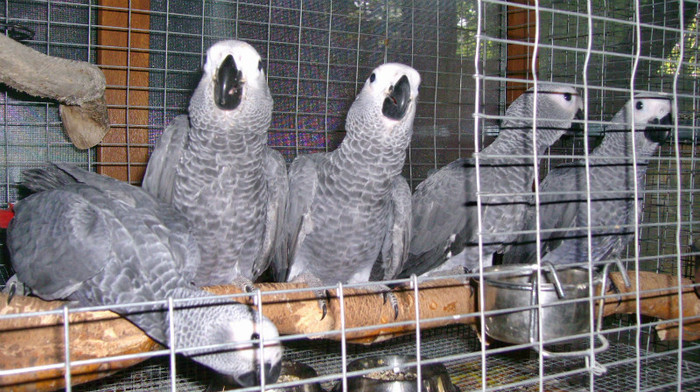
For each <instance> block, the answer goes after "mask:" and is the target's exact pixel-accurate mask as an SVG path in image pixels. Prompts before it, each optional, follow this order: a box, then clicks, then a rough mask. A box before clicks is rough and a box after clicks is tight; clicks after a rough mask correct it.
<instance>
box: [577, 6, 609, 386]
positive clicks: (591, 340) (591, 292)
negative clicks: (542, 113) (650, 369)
mask: <svg viewBox="0 0 700 392" xmlns="http://www.w3.org/2000/svg"><path fill="white" fill-rule="evenodd" d="M591 7H592V6H591V0H589V1H587V2H586V17H587V23H586V24H587V26H588V42H587V45H586V56H585V58H584V63H583V71H582V73H583V75H582V77H583V118H585V119H586V120H588V116H589V112H588V104H589V100H588V98H589V96H588V65H589V64H590V61H591V50H592V48H593V18H592V10H591ZM577 58H578V56H577ZM588 151H589V146H588V121H584V123H583V156H584V161H583V162H584V168H585V172H586V217H587V222H586V247H587V252H588V309H589V314H590V319H589V320H588V321H589V323H588V327H589V328H590V333H589V336H588V344H589V347H590V352H589V354H588V355H589V358H590V361H589V365H590V366H591V367H594V366H596V360H595V350H594V349H595V340H596V339H595V333H596V332H599V333H600V332H601V331H598V330H597V328H596V324H595V321H594V319H595V301H594V300H593V297H594V296H595V291H596V287H595V285H594V284H593V259H592V256H593V251H592V247H593V232H592V231H591V167H590V158H589V156H588ZM607 270H608V269H607V268H606V269H605V271H606V272H607ZM601 294H605V287H603V286H601ZM603 302H604V301H603ZM589 370H590V369H589ZM588 384H589V386H590V390H591V392H593V386H594V385H595V373H594V372H592V371H589V372H588Z"/></svg>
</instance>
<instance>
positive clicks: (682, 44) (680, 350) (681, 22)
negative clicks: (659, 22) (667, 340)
mask: <svg viewBox="0 0 700 392" xmlns="http://www.w3.org/2000/svg"><path fill="white" fill-rule="evenodd" d="M683 8H684V7H683V2H682V1H679V2H678V18H679V23H678V24H679V25H680V27H681V32H680V40H679V44H678V46H679V52H678V64H677V65H676V72H675V73H674V74H673V135H674V143H673V146H674V153H675V155H676V159H675V163H676V178H677V181H676V263H677V264H676V267H677V268H676V278H677V279H678V363H677V364H676V372H677V380H678V384H677V385H676V390H677V391H678V392H682V388H681V386H682V385H683V366H682V364H683V268H682V261H681V253H682V252H683V248H682V246H681V229H682V223H683V211H682V210H681V203H682V202H683V198H682V193H681V191H682V189H681V188H682V185H683V177H682V172H681V151H680V141H679V139H678V77H679V76H680V72H681V68H682V67H683V65H682V64H683V57H684V56H685V39H684V38H685V20H684V15H683ZM691 193H692V192H691ZM691 206H692V204H691ZM690 209H691V210H692V207H691V208H690ZM696 283H698V282H696ZM637 287H639V284H637Z"/></svg>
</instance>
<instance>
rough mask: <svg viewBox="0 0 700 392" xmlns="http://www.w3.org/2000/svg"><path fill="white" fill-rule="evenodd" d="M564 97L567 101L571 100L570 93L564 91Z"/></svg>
mask: <svg viewBox="0 0 700 392" xmlns="http://www.w3.org/2000/svg"><path fill="white" fill-rule="evenodd" d="M564 99H565V100H567V101H571V93H564Z"/></svg>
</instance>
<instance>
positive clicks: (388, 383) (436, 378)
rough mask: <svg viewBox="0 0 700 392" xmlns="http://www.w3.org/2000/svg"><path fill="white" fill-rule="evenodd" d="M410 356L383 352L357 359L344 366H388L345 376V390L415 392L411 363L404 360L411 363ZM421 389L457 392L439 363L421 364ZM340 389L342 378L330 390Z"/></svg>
mask: <svg viewBox="0 0 700 392" xmlns="http://www.w3.org/2000/svg"><path fill="white" fill-rule="evenodd" d="M415 360H416V358H415V357H411V356H399V355H387V356H376V357H371V358H363V359H358V360H355V361H353V362H351V363H350V364H349V365H348V372H354V371H358V370H369V369H377V368H382V367H387V366H390V367H391V368H389V369H386V370H379V369H377V370H376V371H373V372H370V373H368V374H364V375H361V376H355V377H348V391H353V392H418V383H417V377H418V375H417V373H416V367H415V366H406V365H404V364H405V363H408V362H415ZM421 381H422V382H421V384H422V387H421V389H420V391H422V392H458V389H457V388H456V387H455V386H454V385H452V381H451V380H450V376H449V374H448V373H447V369H446V368H445V366H444V365H442V364H431V365H422V366H421ZM342 390H343V382H342V380H340V381H338V383H337V384H336V385H335V387H334V388H333V392H339V391H342Z"/></svg>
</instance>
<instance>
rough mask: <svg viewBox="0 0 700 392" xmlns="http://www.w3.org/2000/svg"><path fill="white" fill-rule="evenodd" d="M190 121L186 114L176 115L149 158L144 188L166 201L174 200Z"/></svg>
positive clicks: (144, 177)
mask: <svg viewBox="0 0 700 392" xmlns="http://www.w3.org/2000/svg"><path fill="white" fill-rule="evenodd" d="M189 130H190V121H189V119H188V118H187V116H185V115H181V116H177V117H175V118H174V119H173V120H172V121H171V122H170V124H168V126H167V127H166V128H165V130H164V131H163V133H162V134H161V135H160V138H158V141H157V142H156V146H155V148H154V149H153V152H151V156H150V157H149V158H148V166H146V173H145V174H144V176H143V185H142V186H143V189H145V190H146V191H147V192H148V193H150V194H152V195H154V196H156V197H157V198H159V199H160V200H163V201H164V202H166V203H172V201H173V186H174V184H175V169H176V168H177V165H178V163H179V161H180V158H181V157H182V150H183V149H184V147H185V144H186V143H187V134H188V132H189Z"/></svg>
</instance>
